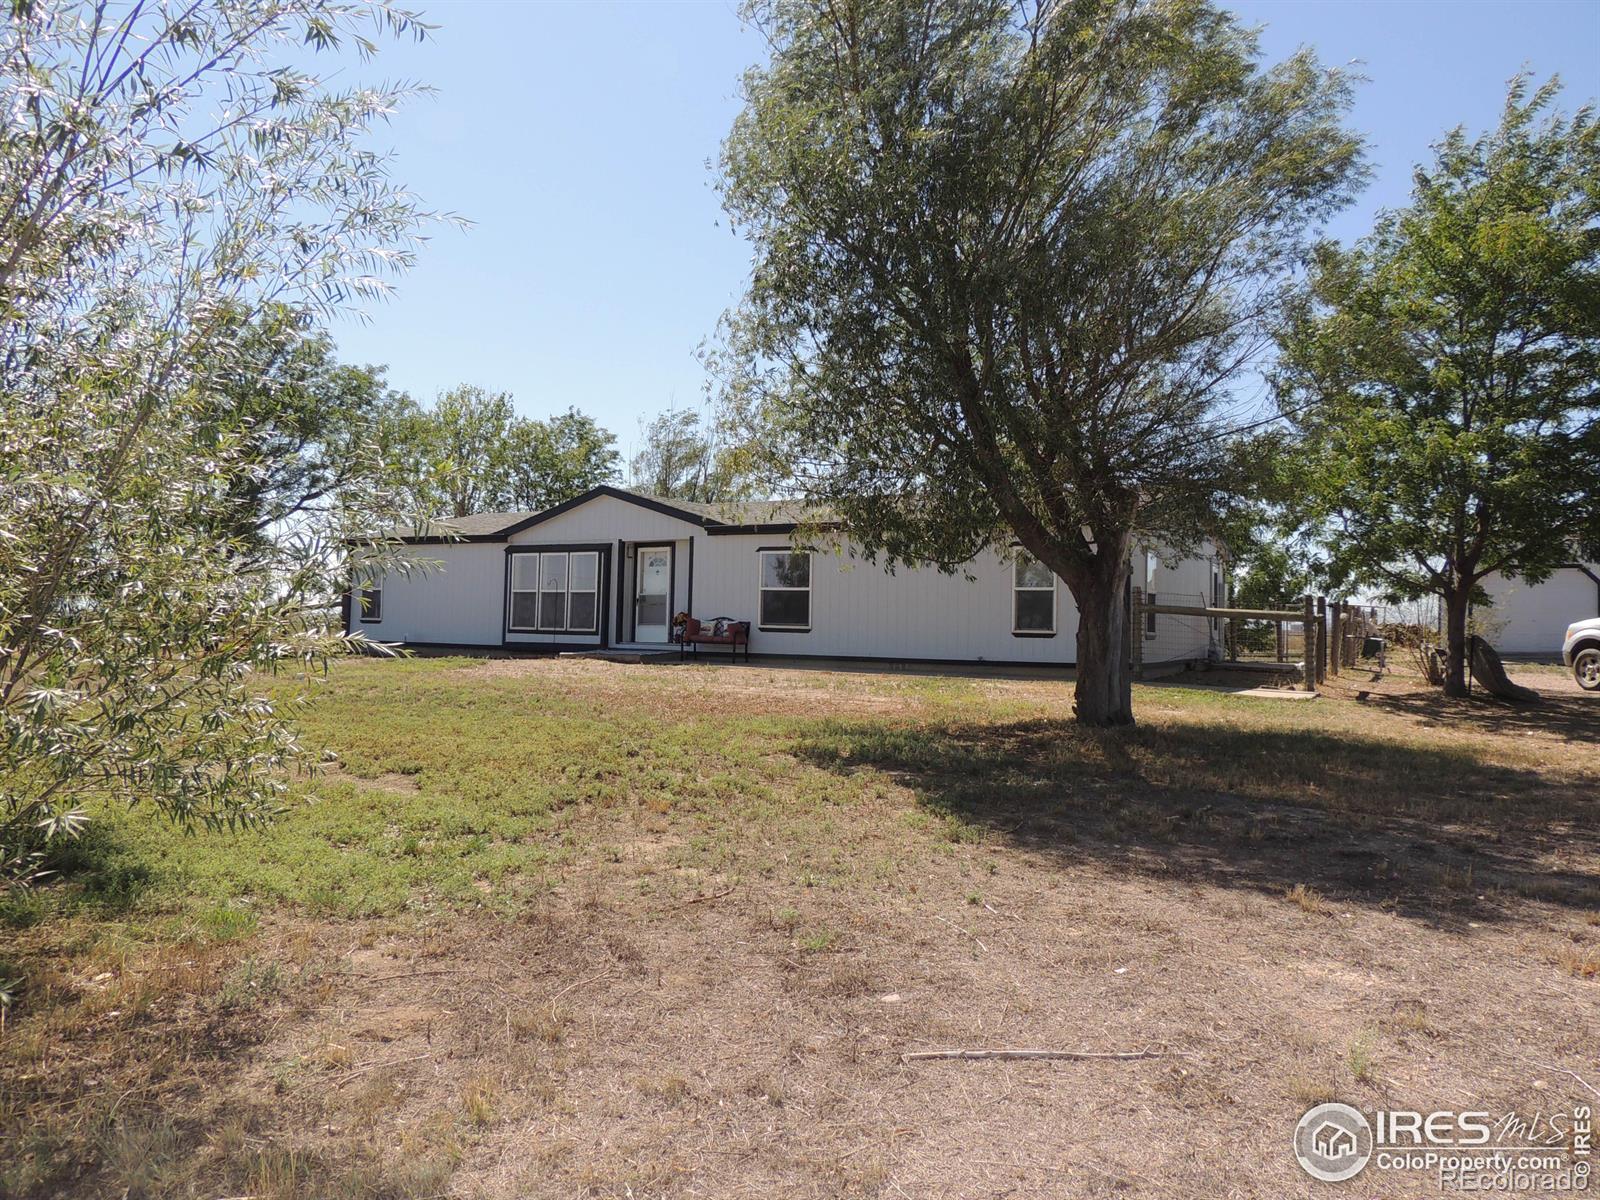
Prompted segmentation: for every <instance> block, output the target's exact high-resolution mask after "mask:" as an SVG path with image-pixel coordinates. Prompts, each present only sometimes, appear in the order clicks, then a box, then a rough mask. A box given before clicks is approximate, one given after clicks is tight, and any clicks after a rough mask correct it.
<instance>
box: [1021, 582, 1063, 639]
mask: <svg viewBox="0 0 1600 1200" xmlns="http://www.w3.org/2000/svg"><path fill="white" fill-rule="evenodd" d="M1012 595H1013V596H1015V597H1016V624H1015V625H1014V626H1012V628H1014V629H1017V630H1019V631H1021V632H1024V633H1049V632H1050V631H1051V630H1053V629H1054V628H1055V627H1056V620H1055V616H1056V614H1055V609H1056V603H1055V601H1056V594H1055V592H1053V591H1049V592H1044V591H1037V592H1033V591H1018V592H1013V593H1012Z"/></svg>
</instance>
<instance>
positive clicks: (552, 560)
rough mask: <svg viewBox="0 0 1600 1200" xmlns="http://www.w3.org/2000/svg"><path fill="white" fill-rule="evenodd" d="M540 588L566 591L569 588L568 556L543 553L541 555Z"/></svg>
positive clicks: (542, 589) (543, 590) (541, 589)
mask: <svg viewBox="0 0 1600 1200" xmlns="http://www.w3.org/2000/svg"><path fill="white" fill-rule="evenodd" d="M539 590H540V591H541V592H564V591H566V590H567V556H566V555H565V554H541V555H540V556H539Z"/></svg>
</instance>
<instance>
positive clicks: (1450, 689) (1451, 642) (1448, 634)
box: [1443, 587, 1472, 696]
mask: <svg viewBox="0 0 1600 1200" xmlns="http://www.w3.org/2000/svg"><path fill="white" fill-rule="evenodd" d="M1471 598H1472V590H1471V588H1466V587H1462V588H1446V589H1445V590H1444V596H1443V600H1444V647H1445V663H1444V694H1445V695H1446V696H1465V695H1466V694H1467V602H1468V601H1469V600H1470V599H1471Z"/></svg>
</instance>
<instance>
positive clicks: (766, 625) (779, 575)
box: [756, 550, 811, 632]
mask: <svg viewBox="0 0 1600 1200" xmlns="http://www.w3.org/2000/svg"><path fill="white" fill-rule="evenodd" d="M756 557H757V559H758V560H759V561H760V570H761V574H760V576H759V586H760V617H761V620H760V626H761V628H762V629H770V630H789V631H798V632H804V631H807V630H809V629H810V628H811V554H810V552H809V551H803V550H762V551H759V552H758V553H757V555H756Z"/></svg>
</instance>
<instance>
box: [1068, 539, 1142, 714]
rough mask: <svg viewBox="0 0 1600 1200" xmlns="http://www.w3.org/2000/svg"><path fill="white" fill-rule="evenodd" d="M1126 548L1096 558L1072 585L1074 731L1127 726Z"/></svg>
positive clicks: (1129, 671)
mask: <svg viewBox="0 0 1600 1200" xmlns="http://www.w3.org/2000/svg"><path fill="white" fill-rule="evenodd" d="M1127 560H1128V556H1127V553H1126V547H1123V548H1122V549H1121V550H1119V551H1118V552H1117V553H1115V555H1110V554H1107V555H1102V557H1101V560H1100V561H1099V562H1097V563H1096V565H1095V569H1094V571H1093V572H1092V573H1091V574H1089V575H1087V576H1085V577H1084V578H1082V579H1080V580H1078V582H1077V586H1075V587H1073V589H1072V594H1073V599H1074V600H1076V601H1077V603H1078V684H1077V693H1076V699H1077V716H1078V723H1079V724H1080V725H1100V726H1104V725H1132V724H1133V675H1132V667H1131V664H1130V663H1129V662H1128V613H1127V609H1126V608H1125V607H1124V605H1125V603H1126V594H1125V589H1126V587H1127V583H1128V564H1127Z"/></svg>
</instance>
